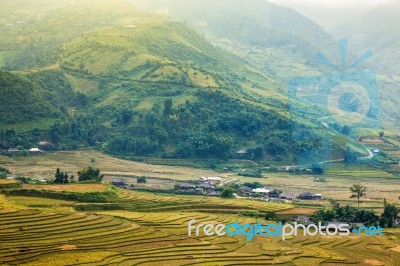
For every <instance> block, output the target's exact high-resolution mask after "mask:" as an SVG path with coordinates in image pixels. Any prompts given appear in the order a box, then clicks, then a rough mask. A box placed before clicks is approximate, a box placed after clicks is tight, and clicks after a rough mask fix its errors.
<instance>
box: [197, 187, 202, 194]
mask: <svg viewBox="0 0 400 266" xmlns="http://www.w3.org/2000/svg"><path fill="white" fill-rule="evenodd" d="M196 192H197V193H199V194H203V193H204V190H203V189H202V188H199V187H198V188H196Z"/></svg>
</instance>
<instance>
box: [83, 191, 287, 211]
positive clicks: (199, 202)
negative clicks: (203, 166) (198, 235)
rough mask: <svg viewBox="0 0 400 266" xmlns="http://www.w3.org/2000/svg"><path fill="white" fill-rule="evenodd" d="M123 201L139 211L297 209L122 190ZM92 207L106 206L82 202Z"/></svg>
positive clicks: (272, 204)
mask: <svg viewBox="0 0 400 266" xmlns="http://www.w3.org/2000/svg"><path fill="white" fill-rule="evenodd" d="M118 194H119V199H117V200H113V201H112V203H114V204H116V205H118V206H120V207H121V208H122V209H124V210H129V211H135V212H160V213H161V212H171V211H182V212H193V211H197V212H211V213H215V212H218V213H235V214H239V213H241V212H243V211H249V210H252V211H259V212H261V213H265V212H267V211H282V210H288V209H292V208H294V206H293V205H291V204H284V203H270V202H262V201H255V200H247V199H222V198H219V197H205V196H204V197H203V196H182V195H169V194H166V195H161V194H153V193H147V192H138V191H128V190H122V189H120V190H118ZM78 205H80V206H82V205H89V206H96V205H99V206H103V205H104V204H93V203H89V204H87V203H82V204H78Z"/></svg>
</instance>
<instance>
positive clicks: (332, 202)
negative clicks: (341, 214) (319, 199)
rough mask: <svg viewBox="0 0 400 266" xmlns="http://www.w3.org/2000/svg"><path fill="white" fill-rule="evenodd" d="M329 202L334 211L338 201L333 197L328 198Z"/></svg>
mask: <svg viewBox="0 0 400 266" xmlns="http://www.w3.org/2000/svg"><path fill="white" fill-rule="evenodd" d="M328 201H329V203H330V204H331V207H332V210H334V211H336V210H337V209H338V208H339V203H338V201H337V200H335V199H328Z"/></svg>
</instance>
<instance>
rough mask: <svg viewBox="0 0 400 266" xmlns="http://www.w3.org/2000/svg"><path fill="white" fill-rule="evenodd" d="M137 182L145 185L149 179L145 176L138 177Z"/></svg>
mask: <svg viewBox="0 0 400 266" xmlns="http://www.w3.org/2000/svg"><path fill="white" fill-rule="evenodd" d="M136 182H138V183H139V184H145V183H147V177H145V176H141V177H138V179H137V181H136Z"/></svg>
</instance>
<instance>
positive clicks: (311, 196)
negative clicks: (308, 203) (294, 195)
mask: <svg viewBox="0 0 400 266" xmlns="http://www.w3.org/2000/svg"><path fill="white" fill-rule="evenodd" d="M298 198H299V199H302V200H322V194H314V193H310V192H304V193H301V194H300V195H299V196H298Z"/></svg>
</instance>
